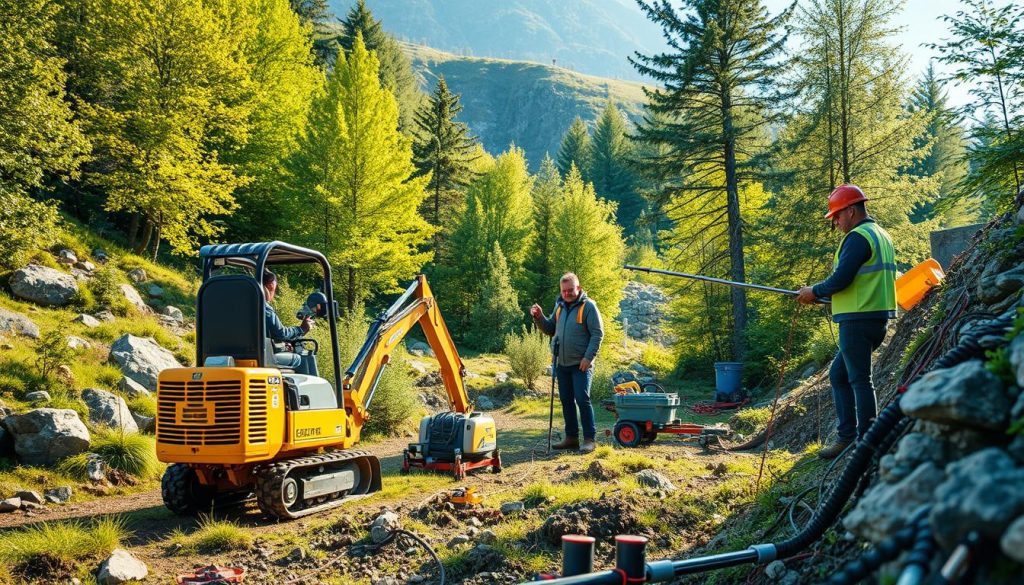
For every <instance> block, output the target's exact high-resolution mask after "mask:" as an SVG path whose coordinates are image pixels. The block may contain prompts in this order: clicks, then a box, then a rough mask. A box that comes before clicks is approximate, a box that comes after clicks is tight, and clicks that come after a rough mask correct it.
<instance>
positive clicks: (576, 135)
mask: <svg viewBox="0 0 1024 585" xmlns="http://www.w3.org/2000/svg"><path fill="white" fill-rule="evenodd" d="M573 165H576V168H577V169H578V170H579V171H580V173H581V176H582V177H583V180H584V181H589V177H588V176H586V175H587V174H589V172H590V133H589V132H588V131H587V124H586V122H584V121H583V118H580V117H579V116H576V118H575V119H574V120H573V121H572V124H571V125H570V126H569V129H568V130H566V131H565V134H564V135H563V136H562V144H561V146H559V148H558V171H559V172H560V173H562V176H563V177H564V176H566V175H568V174H569V169H570V168H571V167H572V166H573Z"/></svg>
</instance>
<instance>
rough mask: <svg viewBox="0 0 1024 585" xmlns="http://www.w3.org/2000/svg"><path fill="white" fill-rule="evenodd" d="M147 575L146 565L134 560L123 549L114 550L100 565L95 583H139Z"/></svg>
mask: <svg viewBox="0 0 1024 585" xmlns="http://www.w3.org/2000/svg"><path fill="white" fill-rule="evenodd" d="M147 575H149V569H148V568H147V567H146V563H144V562H142V561H140V560H139V559H137V558H135V557H134V556H133V555H132V553H130V552H128V551H126V550H124V549H123V548H115V549H114V552H113V553H111V555H110V557H109V558H107V560H105V561H103V564H101V565H100V570H99V572H98V573H97V574H96V582H97V583H99V584H100V585H119V584H120V583H128V582H129V581H141V580H143V579H145V578H146V576H147Z"/></svg>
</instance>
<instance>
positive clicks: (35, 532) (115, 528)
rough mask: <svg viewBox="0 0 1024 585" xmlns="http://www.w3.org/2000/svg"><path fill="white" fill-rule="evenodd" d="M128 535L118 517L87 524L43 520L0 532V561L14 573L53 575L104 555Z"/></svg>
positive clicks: (68, 570)
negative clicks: (1, 533) (26, 526)
mask: <svg viewBox="0 0 1024 585" xmlns="http://www.w3.org/2000/svg"><path fill="white" fill-rule="evenodd" d="M128 536H129V533H128V531H127V530H126V529H125V525H124V521H123V520H121V519H120V518H114V517H104V518H101V519H99V520H97V521H95V522H94V523H92V524H88V525H87V524H83V523H80V522H56V523H54V522H44V523H42V524H39V525H36V526H32V527H29V528H25V529H22V530H15V531H13V532H8V533H6V534H3V535H0V563H2V565H3V566H4V567H6V568H7V569H8V570H9V571H11V572H12V573H15V574H19V573H20V574H32V573H40V572H43V573H44V576H46V577H51V578H52V577H57V576H58V574H59V573H62V572H63V573H70V572H71V571H73V570H74V569H76V568H77V567H79V566H83V565H88V563H86V562H84V561H86V560H87V559H91V560H97V559H100V558H102V557H106V556H107V555H109V554H110V553H111V552H113V550H114V549H115V548H117V547H119V546H120V545H121V542H122V541H124V540H125V539H126V538H127V537H128ZM48 571H53V573H51V574H45V573H46V572H48ZM65 576H66V574H65Z"/></svg>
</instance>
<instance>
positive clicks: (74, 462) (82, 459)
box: [57, 453, 89, 481]
mask: <svg viewBox="0 0 1024 585" xmlns="http://www.w3.org/2000/svg"><path fill="white" fill-rule="evenodd" d="M57 473H60V474H61V475H66V476H68V477H70V478H71V479H74V480H77V481H86V480H87V479H89V453H78V454H77V455H72V456H71V457H67V458H65V459H61V460H60V462H59V463H57Z"/></svg>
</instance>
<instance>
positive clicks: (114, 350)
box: [110, 334, 181, 391]
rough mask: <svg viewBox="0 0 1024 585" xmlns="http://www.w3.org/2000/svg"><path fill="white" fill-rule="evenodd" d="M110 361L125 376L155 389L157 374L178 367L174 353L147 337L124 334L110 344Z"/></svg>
mask: <svg viewBox="0 0 1024 585" xmlns="http://www.w3.org/2000/svg"><path fill="white" fill-rule="evenodd" d="M110 361H112V362H114V363H116V364H117V365H118V366H119V367H120V368H121V371H122V372H123V373H124V375H125V376H128V377H129V378H131V379H132V380H135V381H136V382H138V383H139V384H142V385H143V386H145V387H146V389H148V390H151V391H153V390H156V381H157V376H158V375H159V374H160V372H161V371H162V370H166V369H167V368H180V367H181V364H179V363H178V360H176V359H174V354H172V353H171V352H169V351H167V350H166V349H164V348H162V347H160V346H159V345H158V344H157V342H155V341H153V340H152V339H151V338H149V337H136V336H134V335H130V334H126V335H123V336H121V337H120V338H119V339H118V340H117V341H115V342H114V344H113V345H111V346H110Z"/></svg>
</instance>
